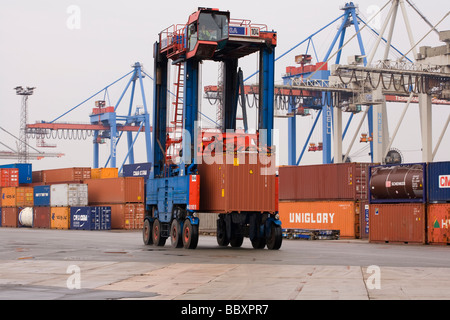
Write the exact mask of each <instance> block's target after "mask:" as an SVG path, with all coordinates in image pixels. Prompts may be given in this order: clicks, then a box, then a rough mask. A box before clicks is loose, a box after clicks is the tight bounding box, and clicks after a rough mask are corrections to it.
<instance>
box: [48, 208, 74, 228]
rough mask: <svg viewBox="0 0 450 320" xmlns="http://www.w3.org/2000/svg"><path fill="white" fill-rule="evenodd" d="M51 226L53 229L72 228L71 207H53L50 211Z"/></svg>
mask: <svg viewBox="0 0 450 320" xmlns="http://www.w3.org/2000/svg"><path fill="white" fill-rule="evenodd" d="M50 219H51V221H50V227H51V228H52V229H69V228H70V208H69V207H52V208H51V213H50Z"/></svg>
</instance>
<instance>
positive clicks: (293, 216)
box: [289, 212, 334, 223]
mask: <svg viewBox="0 0 450 320" xmlns="http://www.w3.org/2000/svg"><path fill="white" fill-rule="evenodd" d="M289 222H291V223H333V222H334V213H326V212H323V213H320V212H317V213H313V212H301V213H292V212H291V213H289Z"/></svg>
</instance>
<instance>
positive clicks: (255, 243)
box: [252, 238, 266, 249]
mask: <svg viewBox="0 0 450 320" xmlns="http://www.w3.org/2000/svg"><path fill="white" fill-rule="evenodd" d="M265 246H266V239H265V238H255V239H253V240H252V247H253V248H254V249H264V247H265Z"/></svg>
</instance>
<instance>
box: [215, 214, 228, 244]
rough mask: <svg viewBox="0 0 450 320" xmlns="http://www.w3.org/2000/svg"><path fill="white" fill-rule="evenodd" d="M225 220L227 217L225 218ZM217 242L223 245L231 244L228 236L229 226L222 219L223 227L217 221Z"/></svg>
mask: <svg viewBox="0 0 450 320" xmlns="http://www.w3.org/2000/svg"><path fill="white" fill-rule="evenodd" d="M223 220H225V219H223ZM216 239H217V244H218V245H219V246H221V247H226V246H228V245H229V244H230V239H228V237H227V227H226V224H225V221H222V228H220V227H219V223H217V233H216Z"/></svg>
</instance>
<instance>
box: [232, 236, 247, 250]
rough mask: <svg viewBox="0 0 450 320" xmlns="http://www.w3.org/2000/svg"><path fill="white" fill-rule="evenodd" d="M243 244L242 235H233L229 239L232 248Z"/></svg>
mask: <svg viewBox="0 0 450 320" xmlns="http://www.w3.org/2000/svg"><path fill="white" fill-rule="evenodd" d="M243 242H244V236H243V235H242V234H234V235H233V236H232V237H231V239H230V244H231V246H232V247H233V248H239V247H240V246H242V243H243Z"/></svg>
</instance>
